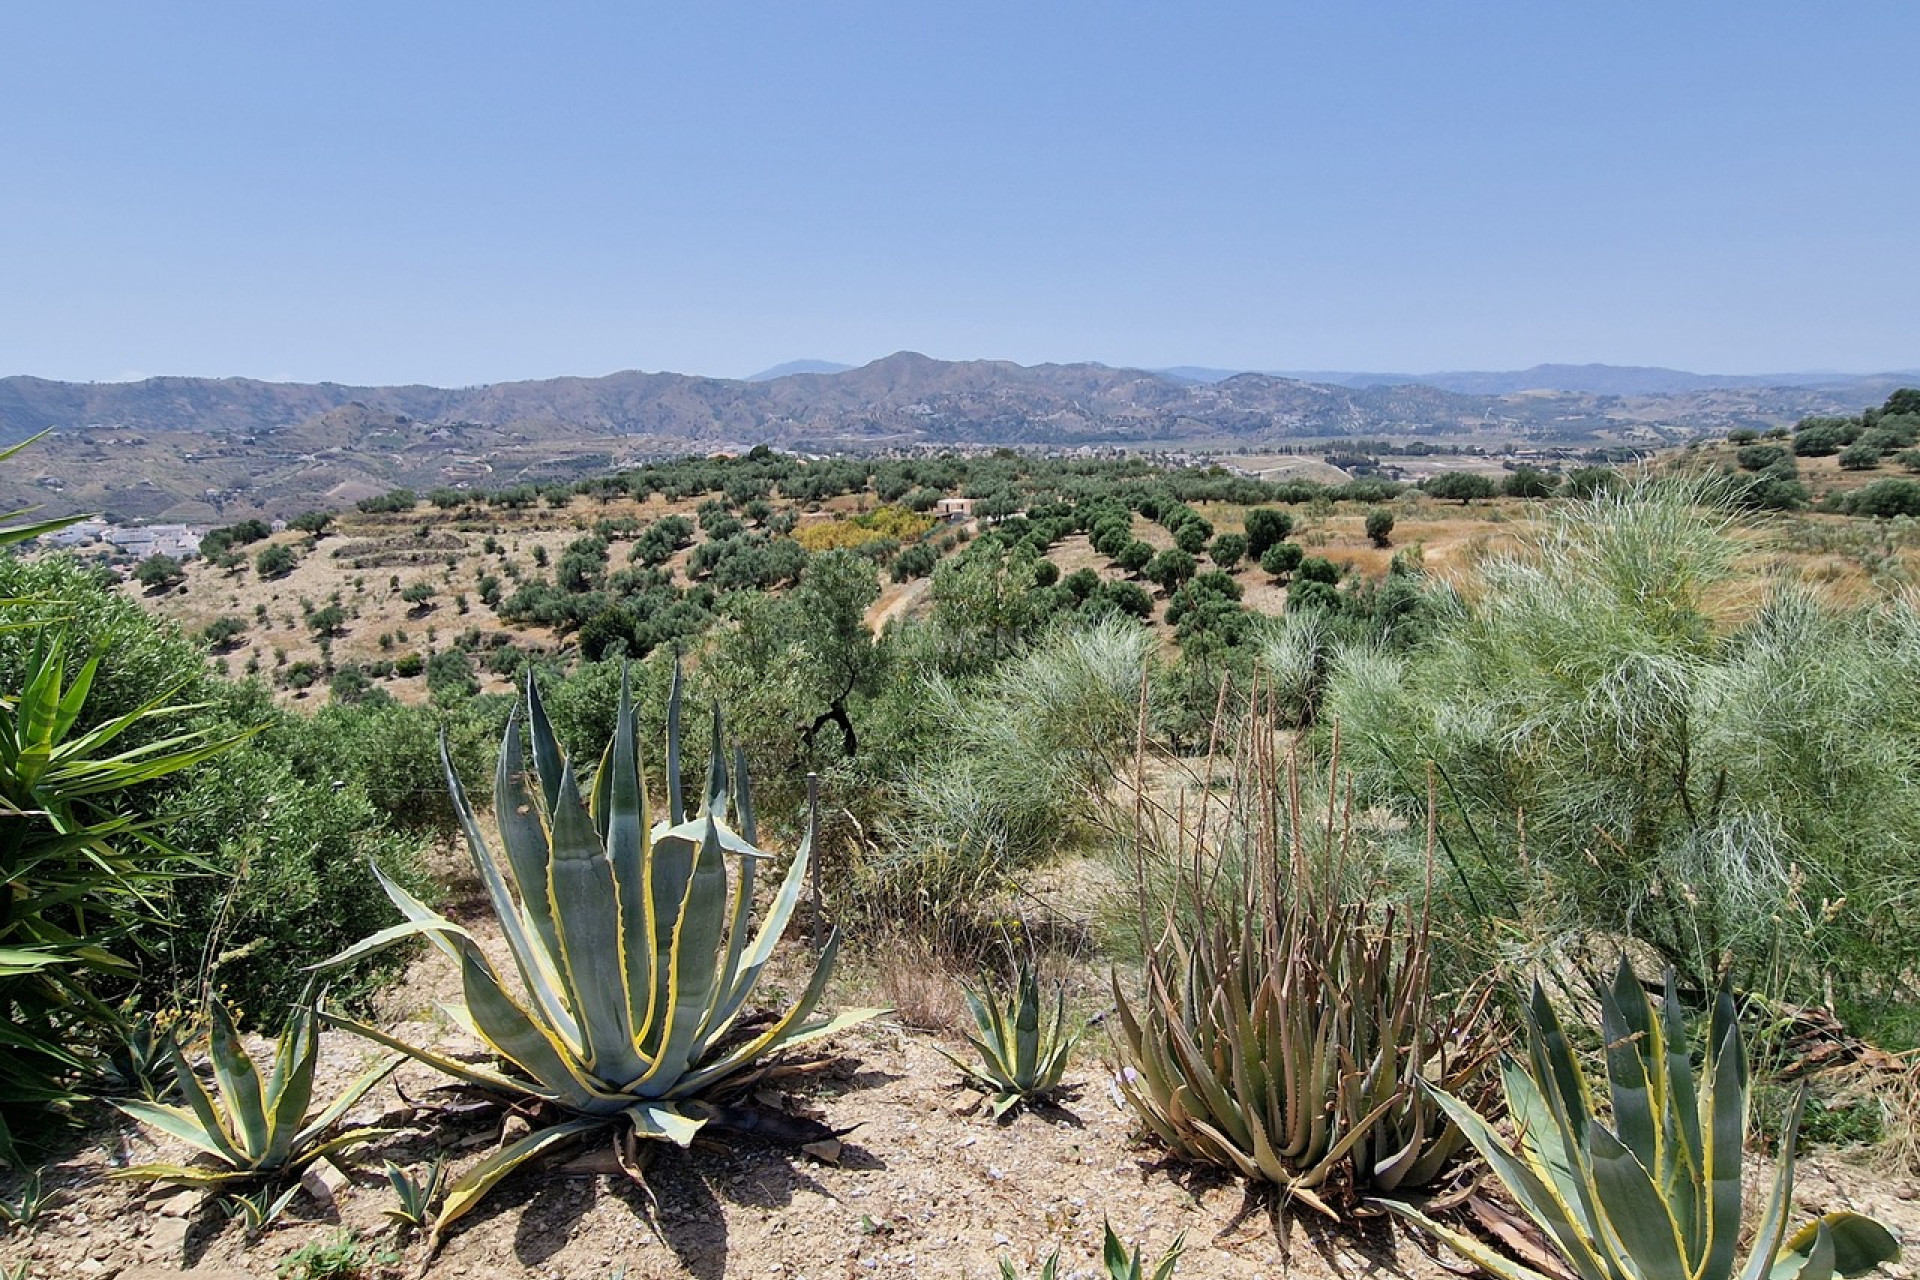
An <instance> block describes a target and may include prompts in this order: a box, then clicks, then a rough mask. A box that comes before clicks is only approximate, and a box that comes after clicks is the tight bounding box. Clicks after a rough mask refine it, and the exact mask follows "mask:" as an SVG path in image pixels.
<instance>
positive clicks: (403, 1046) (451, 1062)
mask: <svg viewBox="0 0 1920 1280" xmlns="http://www.w3.org/2000/svg"><path fill="white" fill-rule="evenodd" d="M320 1016H321V1017H322V1018H323V1019H325V1020H326V1022H327V1024H328V1025H329V1026H335V1027H339V1028H340V1029H341V1030H343V1031H351V1032H352V1033H353V1034H354V1035H357V1036H363V1037H365V1038H366V1039H368V1040H371V1041H373V1042H374V1043H375V1044H380V1045H385V1046H386V1047H387V1048H389V1049H395V1050H398V1051H399V1052H401V1053H403V1054H405V1055H406V1056H407V1057H409V1058H412V1059H414V1060H415V1061H418V1062H423V1063H425V1064H426V1065H427V1066H430V1067H432V1068H433V1069H434V1070H436V1071H440V1072H443V1073H445V1074H447V1075H450V1076H452V1077H454V1078H455V1079H457V1080H464V1081H466V1082H467V1083H468V1084H470V1085H473V1086H475V1087H476V1088H480V1089H485V1090H487V1091H489V1092H492V1093H499V1094H505V1095H508V1096H509V1097H533V1098H545V1099H547V1100H549V1101H557V1100H558V1098H559V1092H558V1091H557V1090H553V1089H548V1088H546V1087H545V1086H543V1085H540V1084H535V1083H531V1082H529V1081H526V1080H522V1079H517V1078H515V1077H513V1076H506V1075H502V1074H500V1073H499V1072H497V1071H489V1070H487V1069H486V1068H484V1067H476V1066H473V1065H472V1064H471V1063H466V1062H461V1061H460V1060H459V1059H458V1058H449V1057H447V1056H446V1055H444V1054H438V1053H434V1052H433V1051H432V1050H430V1049H422V1048H420V1047H419V1046H417V1045H410V1044H408V1043H406V1042H405V1041H404V1040H400V1039H398V1038H396V1037H394V1036H392V1035H389V1034H388V1033H387V1032H385V1031H382V1030H381V1029H380V1028H378V1027H375V1026H369V1025H368V1024H366V1023H364V1022H356V1021H354V1020H353V1019H352V1018H343V1017H341V1016H339V1015H338V1014H334V1013H328V1012H326V1011H325V1010H322V1011H321V1014H320Z"/></svg>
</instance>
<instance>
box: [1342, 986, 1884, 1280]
mask: <svg viewBox="0 0 1920 1280" xmlns="http://www.w3.org/2000/svg"><path fill="white" fill-rule="evenodd" d="M1673 989H1674V979H1673V975H1672V973H1671V972H1669V973H1668V975H1667V981H1666V991H1667V995H1666V997H1665V999H1664V1000H1663V1001H1662V1005H1663V1007H1662V1008H1659V1009H1656V1008H1655V1007H1654V1006H1653V1002H1652V1000H1651V998H1650V997H1649V996H1648V995H1647V993H1646V990H1645V988H1644V987H1642V985H1641V984H1640V982H1639V980H1638V979H1637V978H1635V977H1634V975H1633V972H1632V970H1631V969H1630V968H1629V967H1628V966H1627V964H1626V963H1625V961H1624V960H1623V961H1622V962H1621V965H1620V968H1619V970H1618V972H1617V973H1616V974H1615V978H1614V981H1613V983H1612V985H1611V987H1606V988H1602V989H1601V992H1600V997H1601V1032H1602V1036H1603V1045H1604V1048H1603V1056H1604V1058H1605V1063H1606V1068H1607V1070H1606V1079H1607V1084H1608V1092H1609V1096H1610V1101H1611V1103H1612V1106H1611V1109H1610V1111H1611V1125H1609V1124H1608V1123H1606V1122H1603V1121H1602V1120H1600V1119H1598V1118H1596V1116H1595V1114H1594V1112H1593V1110H1592V1106H1591V1101H1590V1099H1589V1097H1588V1095H1587V1092H1586V1089H1585V1086H1584V1084H1583V1083H1582V1081H1581V1079H1580V1070H1581V1068H1580V1063H1579V1061H1578V1059H1577V1058H1575V1056H1574V1052H1573V1049H1572V1046H1571V1044H1570V1043H1569V1042H1568V1040H1567V1037H1566V1035H1565V1034H1564V1032H1563V1030H1562V1028H1561V1026H1560V1023H1559V1021H1558V1019H1557V1017H1556V1015H1555V1014H1554V1012H1553V1009H1552V1007H1551V1005H1550V1004H1549V1002H1548V1001H1547V1000H1546V998H1545V996H1544V994H1543V993H1542V992H1541V990H1540V989H1539V987H1538V986H1536V987H1535V989H1534V995H1533V1000H1532V1001H1531V1004H1530V1008H1529V1016H1528V1026H1527V1030H1528V1068H1527V1069H1523V1068H1522V1067H1521V1066H1520V1065H1519V1064H1517V1063H1512V1062H1509V1063H1508V1064H1506V1069H1505V1072H1504V1076H1505V1086H1506V1093H1507V1100H1508V1110H1509V1113H1510V1119H1511V1123H1512V1126H1513V1128H1514V1132H1515V1139H1514V1145H1513V1147H1509V1145H1508V1143H1507V1142H1506V1141H1505V1140H1503V1139H1502V1138H1501V1137H1500V1135H1499V1134H1497V1133H1495V1132H1494V1130H1493V1128H1492V1126H1490V1125H1489V1124H1487V1122H1486V1121H1485V1120H1484V1119H1482V1118H1481V1117H1480V1116H1479V1115H1477V1114H1476V1113H1475V1112H1474V1111H1473V1109H1472V1108H1471V1107H1470V1106H1468V1105H1467V1104H1466V1103H1465V1102H1463V1101H1461V1100H1460V1099H1458V1098H1455V1097H1452V1096H1450V1095H1449V1094H1447V1093H1446V1092H1445V1091H1443V1090H1434V1097H1435V1100H1436V1101H1437V1102H1438V1103H1439V1104H1440V1105H1441V1107H1442V1108H1444V1109H1445V1110H1446V1111H1447V1113H1448V1114H1449V1115H1450V1116H1452V1118H1453V1119H1454V1121H1455V1123H1456V1124H1457V1125H1458V1126H1459V1127H1460V1130H1461V1132H1462V1133H1464V1134H1465V1135H1466V1137H1467V1140H1468V1141H1470V1142H1471V1143H1472V1144H1473V1145H1474V1147H1475V1148H1476V1149H1478V1150H1479V1151H1480V1153H1481V1154H1482V1155H1483V1156H1485V1157H1486V1159H1487V1163H1488V1164H1489V1165H1490V1166H1491V1167H1492V1169H1493V1172H1494V1174H1495V1175H1496V1176H1497V1177H1498V1178H1499V1179H1500V1181H1501V1182H1502V1183H1503V1184H1505V1186H1506V1190H1507V1192H1508V1194H1509V1195H1510V1196H1512V1198H1513V1200H1514V1201H1515V1203H1517V1204H1518V1205H1519V1206H1520V1208H1521V1209H1522V1210H1524V1211H1525V1212H1526V1214H1527V1215H1528V1216H1529V1217H1531V1218H1532V1219H1533V1220H1534V1222H1535V1223H1536V1224H1537V1225H1538V1226H1539V1227H1540V1228H1541V1230H1542V1231H1544V1232H1545V1233H1546V1235H1547V1238H1548V1239H1549V1240H1550V1241H1551V1242H1552V1243H1553V1244H1554V1245H1555V1247H1556V1248H1557V1250H1558V1251H1559V1253H1560V1255H1561V1257H1562V1258H1563V1259H1564V1260H1565V1261H1566V1263H1567V1265H1568V1266H1569V1267H1570V1268H1571V1269H1572V1270H1573V1271H1574V1272H1576V1273H1577V1274H1579V1275H1580V1276H1581V1277H1582V1278H1583V1280H1675V1278H1679V1280H1735V1277H1738V1278H1739V1280H1828V1278H1829V1277H1831V1276H1833V1275H1835V1274H1838V1275H1844V1276H1856V1275H1861V1274H1864V1273H1865V1272H1867V1271H1870V1270H1871V1269H1873V1268H1874V1267H1876V1266H1878V1265H1880V1264H1881V1263H1885V1262H1892V1261H1895V1260H1897V1259H1898V1258H1899V1253H1900V1251H1899V1246H1898V1244H1897V1243H1896V1242H1895V1241H1894V1239H1893V1236H1892V1235H1891V1234H1890V1233H1889V1232H1888V1231H1887V1230H1886V1228H1885V1227H1883V1226H1881V1225H1880V1224H1879V1223H1877V1222H1874V1221H1873V1220H1872V1219H1870V1218H1865V1217H1862V1216H1860V1215H1857V1214H1841V1215H1828V1217H1827V1218H1825V1219H1822V1220H1819V1221H1816V1222H1813V1223H1810V1224H1808V1225H1807V1226H1806V1227H1804V1228H1802V1229H1801V1230H1800V1231H1798V1232H1796V1233H1795V1234H1794V1235H1793V1236H1792V1238H1791V1239H1788V1238H1787V1235H1786V1216H1787V1212H1788V1210H1789V1208H1790V1206H1791V1204H1792V1196H1793V1160H1794V1146H1795V1143H1796V1141H1797V1139H1798V1136H1799V1124H1800V1105H1801V1103H1803V1102H1804V1096H1805V1095H1804V1091H1803V1093H1802V1095H1801V1099H1800V1100H1799V1101H1797V1102H1796V1104H1795V1105H1794V1106H1793V1107H1792V1108H1791V1109H1790V1111H1789V1113H1788V1117H1787V1124H1786V1131H1785V1133H1784V1134H1782V1135H1781V1139H1780V1153H1779V1156H1778V1160H1777V1163H1776V1165H1775V1168H1774V1180H1773V1189H1772V1192H1771V1193H1770V1194H1769V1196H1768V1197H1767V1202H1766V1207H1765V1210H1764V1211H1763V1213H1762V1215H1761V1219H1760V1223H1759V1226H1758V1229H1757V1230H1756V1231H1755V1232H1754V1234H1753V1237H1752V1239H1751V1241H1750V1242H1749V1244H1748V1253H1747V1256H1746V1259H1745V1261H1744V1262H1740V1261H1739V1260H1738V1258H1737V1254H1738V1241H1739V1237H1740V1209H1741V1196H1740V1174H1741V1158H1742V1157H1741V1148H1742V1144H1743V1142H1744V1139H1745V1137H1746V1120H1747V1088H1748V1077H1747V1061H1746V1051H1745V1047H1744V1046H1743V1044H1742V1043H1741V1040H1740V1032H1739V1020H1738V1017H1737V1010H1736V1009H1735V1007H1734V1001H1733V996H1732V993H1731V992H1730V990H1728V989H1727V988H1726V987H1724V986H1723V987H1722V988H1721V990H1720V992H1719V994H1718V995H1717V996H1716V998H1715V1000H1714V1004H1713V1009H1712V1014H1711V1017H1710V1019H1709V1022H1710V1025H1709V1030H1708V1034H1707V1062H1706V1065H1705V1070H1706V1076H1705V1080H1704V1083H1701V1082H1697V1081H1696V1080H1695V1078H1694V1075H1693V1069H1692V1067H1691V1065H1690V1064H1689V1063H1688V1061H1687V1038H1686V1035H1685V1027H1684V1024H1683V1023H1682V1021H1681V1018H1680V1015H1679V1012H1678V1009H1677V1008H1676V1007H1675V997H1674V996H1673V994H1672V992H1673ZM1576 1135H1577V1137H1576ZM1378 1203H1380V1204H1381V1205H1383V1206H1384V1207H1386V1208H1388V1209H1391V1210H1392V1211H1393V1212H1395V1213H1398V1214H1400V1215H1401V1216H1402V1217H1405V1218H1407V1219H1408V1220H1409V1221H1412V1222H1414V1223H1416V1224H1417V1225H1419V1226H1421V1227H1422V1228H1423V1229H1425V1230H1428V1231H1431V1232H1433V1233H1434V1234H1435V1235H1437V1236H1439V1237H1440V1238H1441V1239H1442V1240H1444V1241H1446V1243H1447V1244H1448V1245H1449V1246H1450V1247H1452V1248H1454V1249H1455V1250H1457V1251H1459V1252H1460V1253H1461V1254H1463V1255H1464V1256H1466V1257H1468V1258H1470V1259H1472V1260H1473V1261H1475V1262H1477V1263H1479V1264H1480V1265H1481V1266H1483V1267H1485V1268H1487V1269H1488V1270H1489V1271H1491V1272H1493V1273H1494V1274H1496V1275H1499V1276H1503V1277H1507V1280H1536V1278H1537V1276H1538V1273H1537V1272H1534V1271H1532V1270H1530V1269H1528V1268H1526V1267H1523V1266H1520V1265H1519V1264H1517V1263H1515V1262H1513V1261H1512V1260H1511V1259H1508V1258H1506V1257H1504V1256H1502V1255H1501V1254H1499V1253H1498V1252H1496V1251H1494V1250H1492V1249H1490V1248H1489V1247H1487V1246H1486V1245H1485V1244H1484V1243H1482V1242H1480V1241H1477V1240H1474V1239H1473V1238H1471V1237H1468V1236H1464V1235H1462V1234H1461V1233H1459V1232H1457V1231H1455V1230H1453V1229H1451V1228H1448V1227H1446V1226H1444V1225H1442V1224H1439V1223H1435V1222H1433V1221H1432V1220H1431V1219H1430V1218H1428V1217H1426V1216H1425V1215H1424V1214H1422V1213H1421V1212H1420V1211H1419V1210H1418V1209H1416V1208H1414V1207H1412V1206H1409V1205H1406V1204H1403V1203H1400V1202H1398V1201H1394V1200H1381V1201H1378Z"/></svg>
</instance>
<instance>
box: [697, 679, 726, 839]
mask: <svg viewBox="0 0 1920 1280" xmlns="http://www.w3.org/2000/svg"><path fill="white" fill-rule="evenodd" d="M720 737H721V725H720V704H719V703H717V702H716V703H714V704H713V747H712V752H711V754H710V755H709V756H708V757H707V796H706V800H705V801H704V802H703V803H702V804H701V807H700V812H701V816H702V817H713V818H724V817H725V816H726V815H727V809H728V805H729V800H728V797H727V752H726V748H725V747H724V746H722V745H721V741H720Z"/></svg>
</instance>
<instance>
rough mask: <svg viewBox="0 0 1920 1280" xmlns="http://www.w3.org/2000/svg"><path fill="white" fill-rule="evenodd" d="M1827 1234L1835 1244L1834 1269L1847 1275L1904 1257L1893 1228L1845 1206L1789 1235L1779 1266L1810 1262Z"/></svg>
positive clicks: (1777, 1265)
mask: <svg viewBox="0 0 1920 1280" xmlns="http://www.w3.org/2000/svg"><path fill="white" fill-rule="evenodd" d="M1823 1234H1824V1235H1825V1236H1826V1237H1827V1238H1828V1240H1829V1241H1830V1242H1831V1243H1832V1246H1833V1269H1834V1270H1835V1271H1837V1272H1839V1273H1840V1274H1841V1275H1843V1276H1857V1275H1861V1274H1863V1273H1865V1272H1867V1271H1871V1270H1872V1269H1873V1268H1875V1267H1877V1266H1879V1265H1880V1264H1881V1263H1883V1262H1898V1261H1899V1260H1900V1242H1899V1241H1898V1240H1895V1239H1894V1238H1893V1233H1892V1232H1891V1231H1889V1230H1887V1229H1886V1228H1885V1227H1884V1226H1882V1225H1880V1224H1879V1223H1878V1222H1875V1221H1874V1220H1873V1219H1872V1218H1869V1217H1867V1216H1866V1215H1864V1214H1859V1213H1850V1212H1848V1211H1847V1210H1845V1209H1841V1210H1838V1211H1836V1212H1834V1213H1828V1214H1823V1215H1821V1216H1820V1217H1818V1218H1815V1219H1814V1220H1813V1221H1812V1222H1809V1223H1808V1224H1807V1225H1806V1226H1804V1227H1802V1228H1800V1229H1799V1230H1798V1231H1796V1232H1794V1233H1793V1235H1791V1236H1790V1237H1788V1239H1787V1243H1786V1246H1785V1248H1784V1249H1782V1250H1781V1254H1780V1261H1779V1262H1777V1263H1775V1264H1774V1265H1775V1269H1776V1270H1778V1269H1779V1268H1780V1267H1782V1266H1786V1265H1787V1264H1788V1263H1790V1262H1791V1261H1793V1260H1794V1259H1803V1260H1808V1261H1810V1260H1811V1259H1812V1258H1813V1256H1814V1250H1815V1249H1816V1248H1817V1247H1818V1245H1819V1237H1820V1236H1821V1235H1823ZM1792 1274H1800V1273H1799V1272H1794V1273H1792ZM1809 1280H1811V1277H1809Z"/></svg>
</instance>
